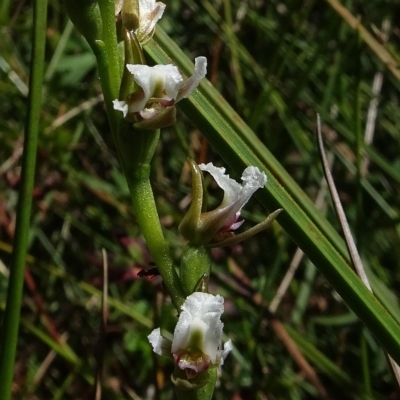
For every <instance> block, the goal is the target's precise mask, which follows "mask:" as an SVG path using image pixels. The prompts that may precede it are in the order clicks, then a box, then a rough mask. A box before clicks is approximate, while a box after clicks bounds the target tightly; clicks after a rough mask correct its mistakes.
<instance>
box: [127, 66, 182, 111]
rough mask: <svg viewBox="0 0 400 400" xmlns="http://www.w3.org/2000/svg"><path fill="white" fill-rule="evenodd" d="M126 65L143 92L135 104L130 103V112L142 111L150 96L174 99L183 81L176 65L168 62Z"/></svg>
mask: <svg viewBox="0 0 400 400" xmlns="http://www.w3.org/2000/svg"><path fill="white" fill-rule="evenodd" d="M126 67H127V68H128V71H129V72H130V73H131V74H132V75H133V77H134V79H135V82H136V83H137V84H138V85H139V86H140V87H141V88H142V89H143V92H144V97H143V99H141V100H140V101H138V102H137V103H136V104H135V105H132V104H130V107H129V110H130V111H131V112H138V111H142V110H143V109H144V108H145V106H146V104H147V102H148V101H149V100H150V98H151V97H159V98H164V99H166V100H172V99H176V96H177V94H178V90H179V88H180V86H181V84H182V81H183V79H182V76H181V74H180V73H179V70H178V68H177V67H176V66H174V65H171V64H170V65H156V66H154V67H149V66H148V65H141V64H127V66H126Z"/></svg>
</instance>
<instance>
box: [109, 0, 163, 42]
mask: <svg viewBox="0 0 400 400" xmlns="http://www.w3.org/2000/svg"><path fill="white" fill-rule="evenodd" d="M165 7H166V6H165V4H164V3H161V2H160V1H158V2H156V1H155V0H115V15H117V14H119V13H120V12H121V11H122V12H121V15H122V20H123V21H124V22H125V24H127V25H128V29H129V28H134V29H132V30H133V32H134V33H135V35H136V37H137V38H138V40H139V42H140V43H142V45H144V44H146V42H147V41H148V40H149V39H150V38H151V37H152V36H153V33H154V28H155V27H156V24H157V22H158V21H159V19H160V18H161V17H162V15H163V13H164V10H165ZM137 14H138V15H137ZM133 21H135V22H133ZM132 24H133V25H134V26H133V27H132V26H131V25H132Z"/></svg>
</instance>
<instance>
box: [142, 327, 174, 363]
mask: <svg viewBox="0 0 400 400" xmlns="http://www.w3.org/2000/svg"><path fill="white" fill-rule="evenodd" d="M147 338H148V339H149V342H150V344H151V346H152V347H153V351H154V353H156V354H158V355H160V356H162V355H164V356H166V355H169V354H171V342H170V341H169V340H168V339H165V338H164V337H163V336H161V331H160V328H157V329H154V330H153V331H152V332H151V333H150V335H149V336H147Z"/></svg>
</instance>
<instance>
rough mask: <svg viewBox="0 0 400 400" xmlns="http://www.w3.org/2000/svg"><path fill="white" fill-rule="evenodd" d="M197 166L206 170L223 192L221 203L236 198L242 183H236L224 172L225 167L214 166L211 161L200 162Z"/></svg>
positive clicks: (226, 203)
mask: <svg viewBox="0 0 400 400" xmlns="http://www.w3.org/2000/svg"><path fill="white" fill-rule="evenodd" d="M199 168H200V169H201V170H202V171H206V172H208V173H209V174H210V175H211V176H212V177H213V178H214V179H215V182H217V184H218V186H219V187H220V188H221V189H222V190H223V191H224V192H225V194H224V199H223V202H222V203H223V204H224V205H228V204H232V203H233V202H234V201H236V200H237V198H238V196H239V194H240V192H241V191H242V185H241V184H240V183H237V182H236V181H235V180H234V179H231V178H230V177H229V175H228V174H225V168H222V167H216V166H215V165H214V164H213V163H208V164H207V165H206V164H200V165H199Z"/></svg>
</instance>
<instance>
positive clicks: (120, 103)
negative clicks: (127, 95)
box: [113, 99, 128, 118]
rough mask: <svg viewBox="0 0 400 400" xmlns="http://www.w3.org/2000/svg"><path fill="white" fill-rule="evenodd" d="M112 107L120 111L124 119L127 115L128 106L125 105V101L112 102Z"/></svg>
mask: <svg viewBox="0 0 400 400" xmlns="http://www.w3.org/2000/svg"><path fill="white" fill-rule="evenodd" d="M113 106H114V110H117V111H122V113H123V114H124V118H125V117H126V114H128V104H126V103H125V101H119V100H118V99H116V100H113Z"/></svg>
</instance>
